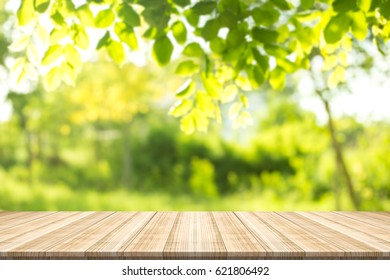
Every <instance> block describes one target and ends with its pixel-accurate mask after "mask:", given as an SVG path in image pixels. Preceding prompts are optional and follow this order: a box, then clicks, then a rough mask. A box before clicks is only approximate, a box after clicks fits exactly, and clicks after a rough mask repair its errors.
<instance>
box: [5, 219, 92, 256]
mask: <svg viewBox="0 0 390 280" xmlns="http://www.w3.org/2000/svg"><path fill="white" fill-rule="evenodd" d="M87 215H89V213H85V212H58V213H55V214H53V215H50V216H48V217H47V218H46V219H45V220H44V221H38V220H34V222H35V224H32V223H31V224H30V225H29V226H28V227H24V228H23V227H22V228H20V227H18V228H17V229H16V228H15V227H14V228H11V230H12V231H10V229H8V230H9V231H10V233H9V234H7V235H4V234H0V241H1V242H0V256H1V257H8V252H9V251H11V250H12V249H14V248H17V247H19V246H22V245H23V244H25V243H27V242H31V241H33V240H35V239H37V238H39V237H41V236H42V235H44V234H47V233H50V232H51V231H54V230H57V229H59V228H61V227H64V226H67V225H69V224H70V223H72V222H74V221H75V220H77V219H81V218H83V217H86V216H87ZM7 236H8V237H9V238H8V239H7V238H6V237H7Z"/></svg>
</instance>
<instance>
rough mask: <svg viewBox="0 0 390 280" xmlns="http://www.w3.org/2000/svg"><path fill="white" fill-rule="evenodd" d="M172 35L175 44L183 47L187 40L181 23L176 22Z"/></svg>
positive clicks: (185, 31)
mask: <svg viewBox="0 0 390 280" xmlns="http://www.w3.org/2000/svg"><path fill="white" fill-rule="evenodd" d="M171 29H172V34H173V37H175V39H176V42H178V43H179V44H180V45H183V44H184V43H185V42H186V40H187V29H186V27H185V25H184V23H183V22H181V21H176V22H175V23H174V24H173V25H172V27H171Z"/></svg>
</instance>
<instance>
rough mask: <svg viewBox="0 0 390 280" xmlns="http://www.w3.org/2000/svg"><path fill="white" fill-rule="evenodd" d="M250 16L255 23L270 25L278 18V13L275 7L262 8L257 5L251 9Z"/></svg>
mask: <svg viewBox="0 0 390 280" xmlns="http://www.w3.org/2000/svg"><path fill="white" fill-rule="evenodd" d="M251 13H252V18H253V19H254V21H255V22H256V24H259V25H264V26H267V27H270V26H271V25H272V24H274V23H276V22H277V21H278V20H279V16H280V13H279V12H278V11H277V10H275V9H267V10H266V9H264V8H261V7H257V8H255V9H253V10H252V11H251Z"/></svg>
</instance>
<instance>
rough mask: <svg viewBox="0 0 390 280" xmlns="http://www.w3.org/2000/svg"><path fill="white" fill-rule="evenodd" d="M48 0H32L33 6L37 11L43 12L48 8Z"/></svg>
mask: <svg viewBox="0 0 390 280" xmlns="http://www.w3.org/2000/svg"><path fill="white" fill-rule="evenodd" d="M49 5H50V0H34V7H35V10H36V11H37V12H38V13H41V14H42V13H44V12H45V11H46V10H47V8H49Z"/></svg>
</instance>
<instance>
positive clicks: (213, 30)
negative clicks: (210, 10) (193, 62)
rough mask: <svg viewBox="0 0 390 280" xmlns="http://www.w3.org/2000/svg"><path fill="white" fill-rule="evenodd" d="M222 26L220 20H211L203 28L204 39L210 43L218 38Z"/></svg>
mask: <svg viewBox="0 0 390 280" xmlns="http://www.w3.org/2000/svg"><path fill="white" fill-rule="evenodd" d="M219 28H220V25H219V21H218V19H210V20H209V21H207V22H206V24H205V26H204V27H203V28H202V37H203V38H204V39H205V40H206V41H210V40H212V39H214V38H215V37H217V36H218V31H219Z"/></svg>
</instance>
